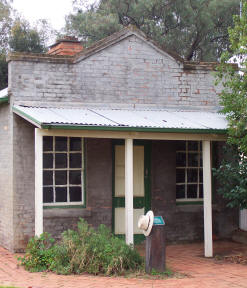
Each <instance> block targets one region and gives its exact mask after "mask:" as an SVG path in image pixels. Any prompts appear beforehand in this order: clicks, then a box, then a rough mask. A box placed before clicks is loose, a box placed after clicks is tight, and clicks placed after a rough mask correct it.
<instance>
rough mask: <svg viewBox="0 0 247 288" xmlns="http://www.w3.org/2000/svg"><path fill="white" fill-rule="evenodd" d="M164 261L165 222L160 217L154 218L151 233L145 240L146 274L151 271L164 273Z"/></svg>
mask: <svg viewBox="0 0 247 288" xmlns="http://www.w3.org/2000/svg"><path fill="white" fill-rule="evenodd" d="M165 259H166V255H165V221H164V219H163V217H162V216H155V217H154V222H153V227H152V230H151V233H150V234H149V235H148V236H147V238H146V264H145V271H146V273H151V272H152V270H153V269H154V270H155V271H158V272H164V271H165V269H166V263H165V262H166V261H165Z"/></svg>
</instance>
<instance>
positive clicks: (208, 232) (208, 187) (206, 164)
mask: <svg viewBox="0 0 247 288" xmlns="http://www.w3.org/2000/svg"><path fill="white" fill-rule="evenodd" d="M202 152H203V153H202V154H203V195H204V197H203V198H204V199H203V206H204V255H205V257H213V238H212V179H211V178H212V176H211V149H210V141H202Z"/></svg>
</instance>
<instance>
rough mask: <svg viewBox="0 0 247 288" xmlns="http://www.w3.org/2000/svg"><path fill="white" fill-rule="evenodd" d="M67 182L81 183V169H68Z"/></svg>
mask: <svg viewBox="0 0 247 288" xmlns="http://www.w3.org/2000/svg"><path fill="white" fill-rule="evenodd" d="M69 184H74V185H80V184H81V171H80V170H77V171H69Z"/></svg>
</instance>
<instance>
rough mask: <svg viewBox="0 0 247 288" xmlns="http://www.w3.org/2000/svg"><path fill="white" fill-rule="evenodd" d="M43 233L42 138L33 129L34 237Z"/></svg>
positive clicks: (37, 131) (38, 131) (38, 130)
mask: <svg viewBox="0 0 247 288" xmlns="http://www.w3.org/2000/svg"><path fill="white" fill-rule="evenodd" d="M42 233H43V136H42V133H41V130H40V129H38V128H35V235H36V236H40V234H42Z"/></svg>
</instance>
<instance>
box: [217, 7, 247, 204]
mask: <svg viewBox="0 0 247 288" xmlns="http://www.w3.org/2000/svg"><path fill="white" fill-rule="evenodd" d="M233 20H234V27H233V28H229V29H228V32H229V39H230V43H231V45H230V51H227V52H225V53H223V54H222V56H221V63H220V65H219V67H218V72H217V83H219V82H220V83H222V84H223V91H222V93H221V94H220V104H221V105H222V106H223V110H222V112H223V113H224V114H225V115H226V117H227V120H228V123H229V126H228V140H227V144H228V145H229V146H228V149H229V150H230V151H231V152H232V156H231V157H226V160H224V161H223V162H222V163H221V165H220V167H219V168H218V169H216V170H215V171H214V173H215V175H216V177H217V178H218V180H219V182H220V184H221V188H220V189H219V192H220V193H221V194H222V195H223V197H224V198H225V199H227V200H228V206H230V207H239V208H240V209H243V208H247V181H246V179H247V164H246V162H247V130H246V127H247V73H246V72H247V2H245V3H243V9H242V16H241V17H240V16H238V15H237V16H234V18H233ZM229 62H234V63H235V65H230V64H229Z"/></svg>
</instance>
